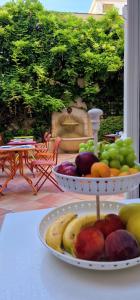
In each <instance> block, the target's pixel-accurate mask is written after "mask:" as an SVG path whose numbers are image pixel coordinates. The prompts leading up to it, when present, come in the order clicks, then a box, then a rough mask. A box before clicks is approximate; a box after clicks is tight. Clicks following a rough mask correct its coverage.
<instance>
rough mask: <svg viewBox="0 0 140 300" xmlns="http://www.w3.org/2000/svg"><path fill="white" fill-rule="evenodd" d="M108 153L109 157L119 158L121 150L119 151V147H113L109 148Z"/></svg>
mask: <svg viewBox="0 0 140 300" xmlns="http://www.w3.org/2000/svg"><path fill="white" fill-rule="evenodd" d="M108 154H109V157H110V158H113V159H114V158H118V156H119V152H118V150H117V149H115V148H112V149H109V150H108Z"/></svg>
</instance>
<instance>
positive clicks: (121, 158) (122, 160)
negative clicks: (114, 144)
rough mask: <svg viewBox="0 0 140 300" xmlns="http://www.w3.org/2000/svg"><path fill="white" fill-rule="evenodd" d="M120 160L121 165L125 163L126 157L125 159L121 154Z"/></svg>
mask: <svg viewBox="0 0 140 300" xmlns="http://www.w3.org/2000/svg"><path fill="white" fill-rule="evenodd" d="M118 159H119V161H120V163H121V164H122V163H123V162H124V157H123V155H122V154H119V156H118Z"/></svg>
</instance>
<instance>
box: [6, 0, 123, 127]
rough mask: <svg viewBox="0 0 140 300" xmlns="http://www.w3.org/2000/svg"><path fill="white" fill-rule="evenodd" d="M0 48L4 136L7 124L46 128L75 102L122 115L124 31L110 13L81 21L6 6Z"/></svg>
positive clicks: (37, 6)
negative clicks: (57, 113) (56, 114)
mask: <svg viewBox="0 0 140 300" xmlns="http://www.w3.org/2000/svg"><path fill="white" fill-rule="evenodd" d="M0 45H1V46H0V47H1V49H0V106H1V111H0V128H1V127H3V128H4V129H3V130H4V131H5V130H9V129H10V130H12V124H13V123H16V125H17V126H16V127H17V129H18V128H21V129H25V128H24V126H23V124H24V123H25V122H24V120H26V119H28V118H32V119H33V121H34V122H33V124H32V128H36V131H37V126H36V123H37V122H38V121H39V123H41V122H42V124H43V122H44V124H45V125H47V126H48V127H50V124H51V114H52V112H53V111H61V110H62V109H63V108H64V107H68V106H69V105H70V104H71V101H74V100H75V99H77V98H79V97H80V98H82V99H83V101H84V102H85V103H86V104H87V107H88V109H90V108H93V107H99V108H101V109H103V111H104V113H105V114H108V115H110V114H111V113H112V110H113V113H114V114H115V115H118V114H119V113H122V110H123V55H124V54H123V53H124V30H123V18H121V17H120V16H119V15H118V12H117V11H116V10H112V11H111V12H108V13H107V15H105V16H103V17H102V18H101V19H99V20H95V19H94V18H93V17H89V18H88V19H87V20H83V19H82V18H78V17H76V16H74V15H72V14H68V13H67V14H66V13H53V12H48V11H47V10H45V9H44V7H43V6H42V5H41V3H40V2H39V1H38V0H15V1H10V2H9V3H7V4H6V5H3V6H0ZM1 124H3V125H2V126H1ZM39 126H40V125H39ZM39 126H38V128H39ZM13 128H14V126H13Z"/></svg>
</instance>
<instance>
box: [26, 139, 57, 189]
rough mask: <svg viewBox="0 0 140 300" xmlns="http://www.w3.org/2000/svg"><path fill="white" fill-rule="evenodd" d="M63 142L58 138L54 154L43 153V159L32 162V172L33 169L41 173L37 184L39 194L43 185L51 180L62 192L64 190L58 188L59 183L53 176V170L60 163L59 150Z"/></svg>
mask: <svg viewBox="0 0 140 300" xmlns="http://www.w3.org/2000/svg"><path fill="white" fill-rule="evenodd" d="M61 140H62V139H61V138H60V137H57V138H56V139H55V142H54V146H53V150H52V152H49V151H46V152H43V155H42V159H34V160H32V162H31V169H32V171H33V168H35V169H36V170H37V171H39V178H38V179H37V182H36V183H35V187H36V189H37V192H38V191H39V190H40V189H41V187H42V186H43V184H44V183H45V182H46V180H47V179H48V180H50V181H51V182H52V183H53V184H54V185H55V186H56V187H57V188H58V189H59V190H60V191H62V189H61V188H60V187H59V186H58V183H57V181H56V180H55V178H54V177H53V175H52V169H53V167H54V166H55V165H56V164H57V161H58V150H59V146H60V143H61ZM38 156H39V157H40V153H38Z"/></svg>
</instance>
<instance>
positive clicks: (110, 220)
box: [94, 214, 125, 238]
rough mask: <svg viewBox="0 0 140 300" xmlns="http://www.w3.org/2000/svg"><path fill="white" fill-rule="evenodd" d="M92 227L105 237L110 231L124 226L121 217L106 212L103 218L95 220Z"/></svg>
mask: <svg viewBox="0 0 140 300" xmlns="http://www.w3.org/2000/svg"><path fill="white" fill-rule="evenodd" d="M94 227H95V228H97V229H99V230H101V232H102V233H103V235H104V237H105V238H106V237H107V236H108V235H109V234H110V233H111V232H113V231H115V230H118V229H124V228H125V226H124V223H123V222H122V220H121V218H120V217H119V216H118V215H116V214H107V215H106V216H105V218H104V219H101V220H97V221H96V222H95V224H94Z"/></svg>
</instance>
